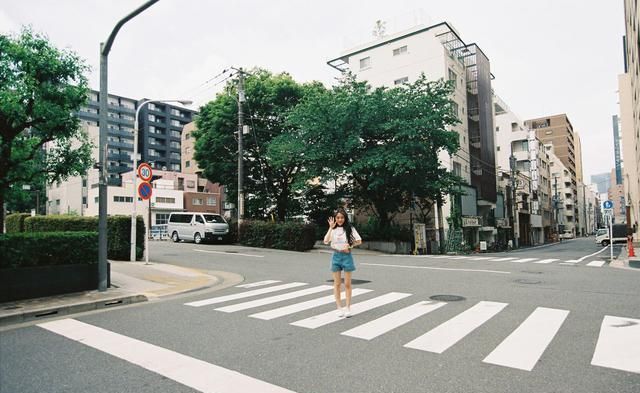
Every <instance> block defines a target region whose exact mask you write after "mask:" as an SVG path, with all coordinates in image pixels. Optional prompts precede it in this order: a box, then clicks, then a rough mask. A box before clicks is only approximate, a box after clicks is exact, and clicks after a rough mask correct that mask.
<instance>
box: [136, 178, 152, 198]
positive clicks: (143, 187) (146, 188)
mask: <svg viewBox="0 0 640 393" xmlns="http://www.w3.org/2000/svg"><path fill="white" fill-rule="evenodd" d="M152 194H153V187H151V183H148V182H146V181H143V182H142V183H140V184H139V185H138V195H139V196H140V198H142V200H143V201H146V200H147V199H149V198H151V195H152Z"/></svg>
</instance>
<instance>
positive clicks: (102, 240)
mask: <svg viewBox="0 0 640 393" xmlns="http://www.w3.org/2000/svg"><path fill="white" fill-rule="evenodd" d="M157 2H158V0H149V1H147V2H146V3H144V4H143V5H141V6H140V7H138V8H136V9H135V10H134V11H133V12H131V13H130V14H129V15H127V16H125V17H124V18H122V19H120V21H119V22H118V23H116V25H115V26H114V28H113V30H111V34H109V37H108V38H107V41H106V42H101V43H100V97H99V99H100V117H99V118H100V140H99V142H100V143H99V162H98V168H99V170H100V175H99V179H100V180H99V182H98V206H99V209H98V290H99V291H101V292H104V291H106V290H107V166H106V165H105V161H106V155H107V154H106V151H105V148H106V146H107V121H108V117H107V112H108V111H109V109H108V107H107V100H108V92H107V82H108V73H109V71H108V65H109V52H110V51H111V46H112V45H113V41H114V40H115V39H116V35H118V31H120V28H121V27H122V26H124V24H125V23H127V22H128V21H130V20H131V19H133V18H135V17H136V16H138V15H139V14H140V13H142V11H144V10H146V9H147V8H149V7H151V6H152V5H154V4H155V3H157Z"/></svg>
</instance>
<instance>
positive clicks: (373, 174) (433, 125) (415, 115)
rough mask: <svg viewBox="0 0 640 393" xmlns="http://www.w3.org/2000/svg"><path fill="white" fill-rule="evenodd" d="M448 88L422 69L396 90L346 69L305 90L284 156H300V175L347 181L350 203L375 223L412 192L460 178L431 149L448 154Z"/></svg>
mask: <svg viewBox="0 0 640 393" xmlns="http://www.w3.org/2000/svg"><path fill="white" fill-rule="evenodd" d="M452 89H453V88H452V86H451V85H450V84H449V83H448V82H445V81H442V80H439V81H427V80H426V78H425V77H424V75H423V76H422V77H421V78H419V79H418V80H417V81H415V82H414V83H411V84H405V85H404V86H401V87H396V88H385V87H380V88H376V89H372V88H370V87H369V86H368V85H367V84H366V82H358V81H356V80H355V78H354V77H353V76H351V75H347V76H346V77H345V78H344V79H343V80H342V81H341V83H340V84H339V85H338V86H337V87H335V88H334V89H333V90H331V91H317V92H315V93H314V94H311V95H309V96H307V97H306V98H305V99H304V100H303V101H302V102H301V103H300V104H299V105H298V106H297V107H296V108H295V109H293V110H292V111H291V113H290V116H289V121H290V124H291V126H292V128H293V129H296V130H297V132H296V133H295V135H296V138H295V139H299V140H302V141H304V143H303V144H301V145H300V147H299V149H298V150H292V151H291V155H295V156H301V157H304V162H305V167H306V169H307V175H308V176H309V175H314V176H319V177H320V179H321V180H322V181H323V182H328V181H330V180H332V179H335V178H336V177H339V178H342V179H345V180H346V183H347V184H348V185H349V186H350V187H349V188H350V189H349V193H350V194H351V198H352V203H353V204H354V205H355V206H360V207H369V208H372V209H373V211H374V213H375V214H376V215H377V216H378V219H379V221H380V225H381V226H383V227H384V226H388V225H390V222H391V220H392V218H393V216H394V215H395V214H396V213H397V212H398V211H402V210H403V209H406V208H407V207H408V206H409V201H410V200H411V198H412V197H415V198H419V199H422V200H431V201H435V200H438V199H441V198H442V197H443V196H444V195H445V194H447V193H450V192H451V191H453V190H454V189H455V188H456V187H457V185H458V184H460V182H461V181H462V179H461V178H459V177H458V176H455V175H454V174H453V173H451V172H450V171H448V170H447V169H446V168H444V167H442V165H441V163H440V161H439V159H438V153H439V152H440V151H442V150H446V151H447V152H449V153H450V154H453V153H454V152H455V151H457V149H458V148H459V141H458V138H459V137H458V134H457V133H456V132H454V131H450V130H449V129H450V126H452V125H455V124H457V123H458V122H459V120H458V119H457V114H456V113H455V111H454V109H453V105H452V101H451V100H450V96H451V93H452Z"/></svg>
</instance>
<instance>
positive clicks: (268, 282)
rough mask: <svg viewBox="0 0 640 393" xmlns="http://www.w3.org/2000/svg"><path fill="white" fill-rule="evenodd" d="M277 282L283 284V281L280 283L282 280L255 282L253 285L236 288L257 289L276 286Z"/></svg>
mask: <svg viewBox="0 0 640 393" xmlns="http://www.w3.org/2000/svg"><path fill="white" fill-rule="evenodd" d="M277 282H282V281H280V280H264V281H258V282H254V283H251V284H242V285H236V288H255V287H261V286H263V285H269V284H275V283H277Z"/></svg>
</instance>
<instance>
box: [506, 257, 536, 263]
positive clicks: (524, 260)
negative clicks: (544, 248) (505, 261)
mask: <svg viewBox="0 0 640 393" xmlns="http://www.w3.org/2000/svg"><path fill="white" fill-rule="evenodd" d="M536 259H539V258H521V259H516V260H513V261H511V262H516V263H524V262H531V261H535V260H536Z"/></svg>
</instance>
